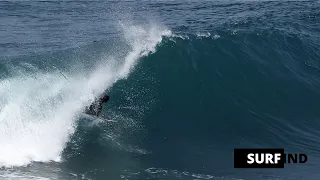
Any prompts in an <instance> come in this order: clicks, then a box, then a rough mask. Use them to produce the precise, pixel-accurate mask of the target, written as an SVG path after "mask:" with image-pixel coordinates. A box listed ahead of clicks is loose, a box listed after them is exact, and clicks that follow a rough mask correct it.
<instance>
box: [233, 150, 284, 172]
mask: <svg viewBox="0 0 320 180" xmlns="http://www.w3.org/2000/svg"><path fill="white" fill-rule="evenodd" d="M250 153H254V154H255V153H258V154H262V153H264V154H265V153H269V154H275V153H280V154H281V157H280V161H279V162H278V163H277V164H265V163H262V164H258V163H256V162H255V163H253V164H248V163H247V161H248V158H247V156H248V154H250ZM259 157H260V156H259ZM259 159H260V158H259ZM284 162H285V154H284V149H280V148H279V149H273V148H268V149H234V168H284Z"/></svg>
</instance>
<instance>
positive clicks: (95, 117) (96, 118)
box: [81, 113, 117, 122]
mask: <svg viewBox="0 0 320 180" xmlns="http://www.w3.org/2000/svg"><path fill="white" fill-rule="evenodd" d="M81 116H82V117H85V118H88V119H91V120H101V121H105V122H117V121H115V120H109V119H104V118H102V117H97V116H93V115H89V114H86V113H81Z"/></svg>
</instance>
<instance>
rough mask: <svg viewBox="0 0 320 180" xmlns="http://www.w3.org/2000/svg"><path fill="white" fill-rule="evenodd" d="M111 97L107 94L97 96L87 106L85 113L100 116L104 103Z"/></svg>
mask: <svg viewBox="0 0 320 180" xmlns="http://www.w3.org/2000/svg"><path fill="white" fill-rule="evenodd" d="M109 99H110V97H109V96H108V95H107V94H103V95H101V96H100V97H98V98H96V99H95V100H94V102H93V103H92V104H91V105H90V106H89V107H87V108H86V110H85V113H86V114H90V115H94V116H97V117H99V116H100V114H101V110H102V104H104V103H106V102H108V101H109Z"/></svg>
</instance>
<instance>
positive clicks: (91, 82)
mask: <svg viewBox="0 0 320 180" xmlns="http://www.w3.org/2000/svg"><path fill="white" fill-rule="evenodd" d="M121 27H122V30H123V36H124V38H125V41H126V43H127V44H126V45H127V46H128V47H129V49H128V51H127V53H126V54H125V55H119V56H124V57H125V58H124V59H119V58H118V57H119V56H117V54H115V55H114V56H113V55H111V56H108V58H102V59H101V60H99V61H97V65H96V66H95V67H98V68H94V69H92V70H91V72H92V73H91V74H89V76H85V75H79V73H78V74H77V75H75V74H74V73H65V75H66V77H67V78H68V80H66V79H65V78H64V77H62V76H61V74H60V73H59V72H56V71H52V72H49V73H48V72H47V73H43V72H42V71H41V70H40V69H36V68H23V67H11V68H13V69H15V71H16V70H18V71H19V73H15V74H13V76H11V77H10V78H2V80H1V81H0V102H1V103H0V147H1V148H0V167H12V166H24V165H27V164H29V163H31V162H33V161H37V162H49V161H57V162H58V161H61V159H62V157H61V153H62V151H63V149H64V148H65V145H66V143H67V142H68V140H69V138H70V136H71V135H72V134H73V133H74V131H75V127H76V120H77V119H78V118H77V117H78V115H79V113H81V112H82V110H83V108H84V107H85V106H86V105H89V104H90V102H91V101H92V100H93V99H94V97H96V96H98V95H100V94H101V93H103V92H104V91H105V90H106V89H108V88H110V87H112V85H113V84H114V83H115V82H117V81H118V80H119V79H124V78H126V77H128V75H129V73H130V71H131V70H132V69H133V68H134V66H135V65H136V63H137V62H138V60H139V58H141V57H142V56H146V55H148V54H149V53H152V52H155V48H156V46H157V44H158V43H160V42H161V40H162V37H163V36H171V31H169V30H167V29H166V28H161V27H158V26H155V25H153V26H149V28H145V27H142V26H132V25H130V26H125V25H123V24H121ZM32 66H33V65H32V64H30V65H29V67H32ZM25 69H26V70H25ZM30 69H31V70H30Z"/></svg>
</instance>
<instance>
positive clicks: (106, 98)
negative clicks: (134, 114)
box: [101, 94, 110, 102]
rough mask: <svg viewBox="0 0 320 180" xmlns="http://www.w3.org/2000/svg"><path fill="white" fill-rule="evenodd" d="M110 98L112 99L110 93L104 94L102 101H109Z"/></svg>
mask: <svg viewBox="0 0 320 180" xmlns="http://www.w3.org/2000/svg"><path fill="white" fill-rule="evenodd" d="M109 99H110V96H108V95H106V94H105V95H103V96H102V98H101V101H102V102H108V101H109Z"/></svg>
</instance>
